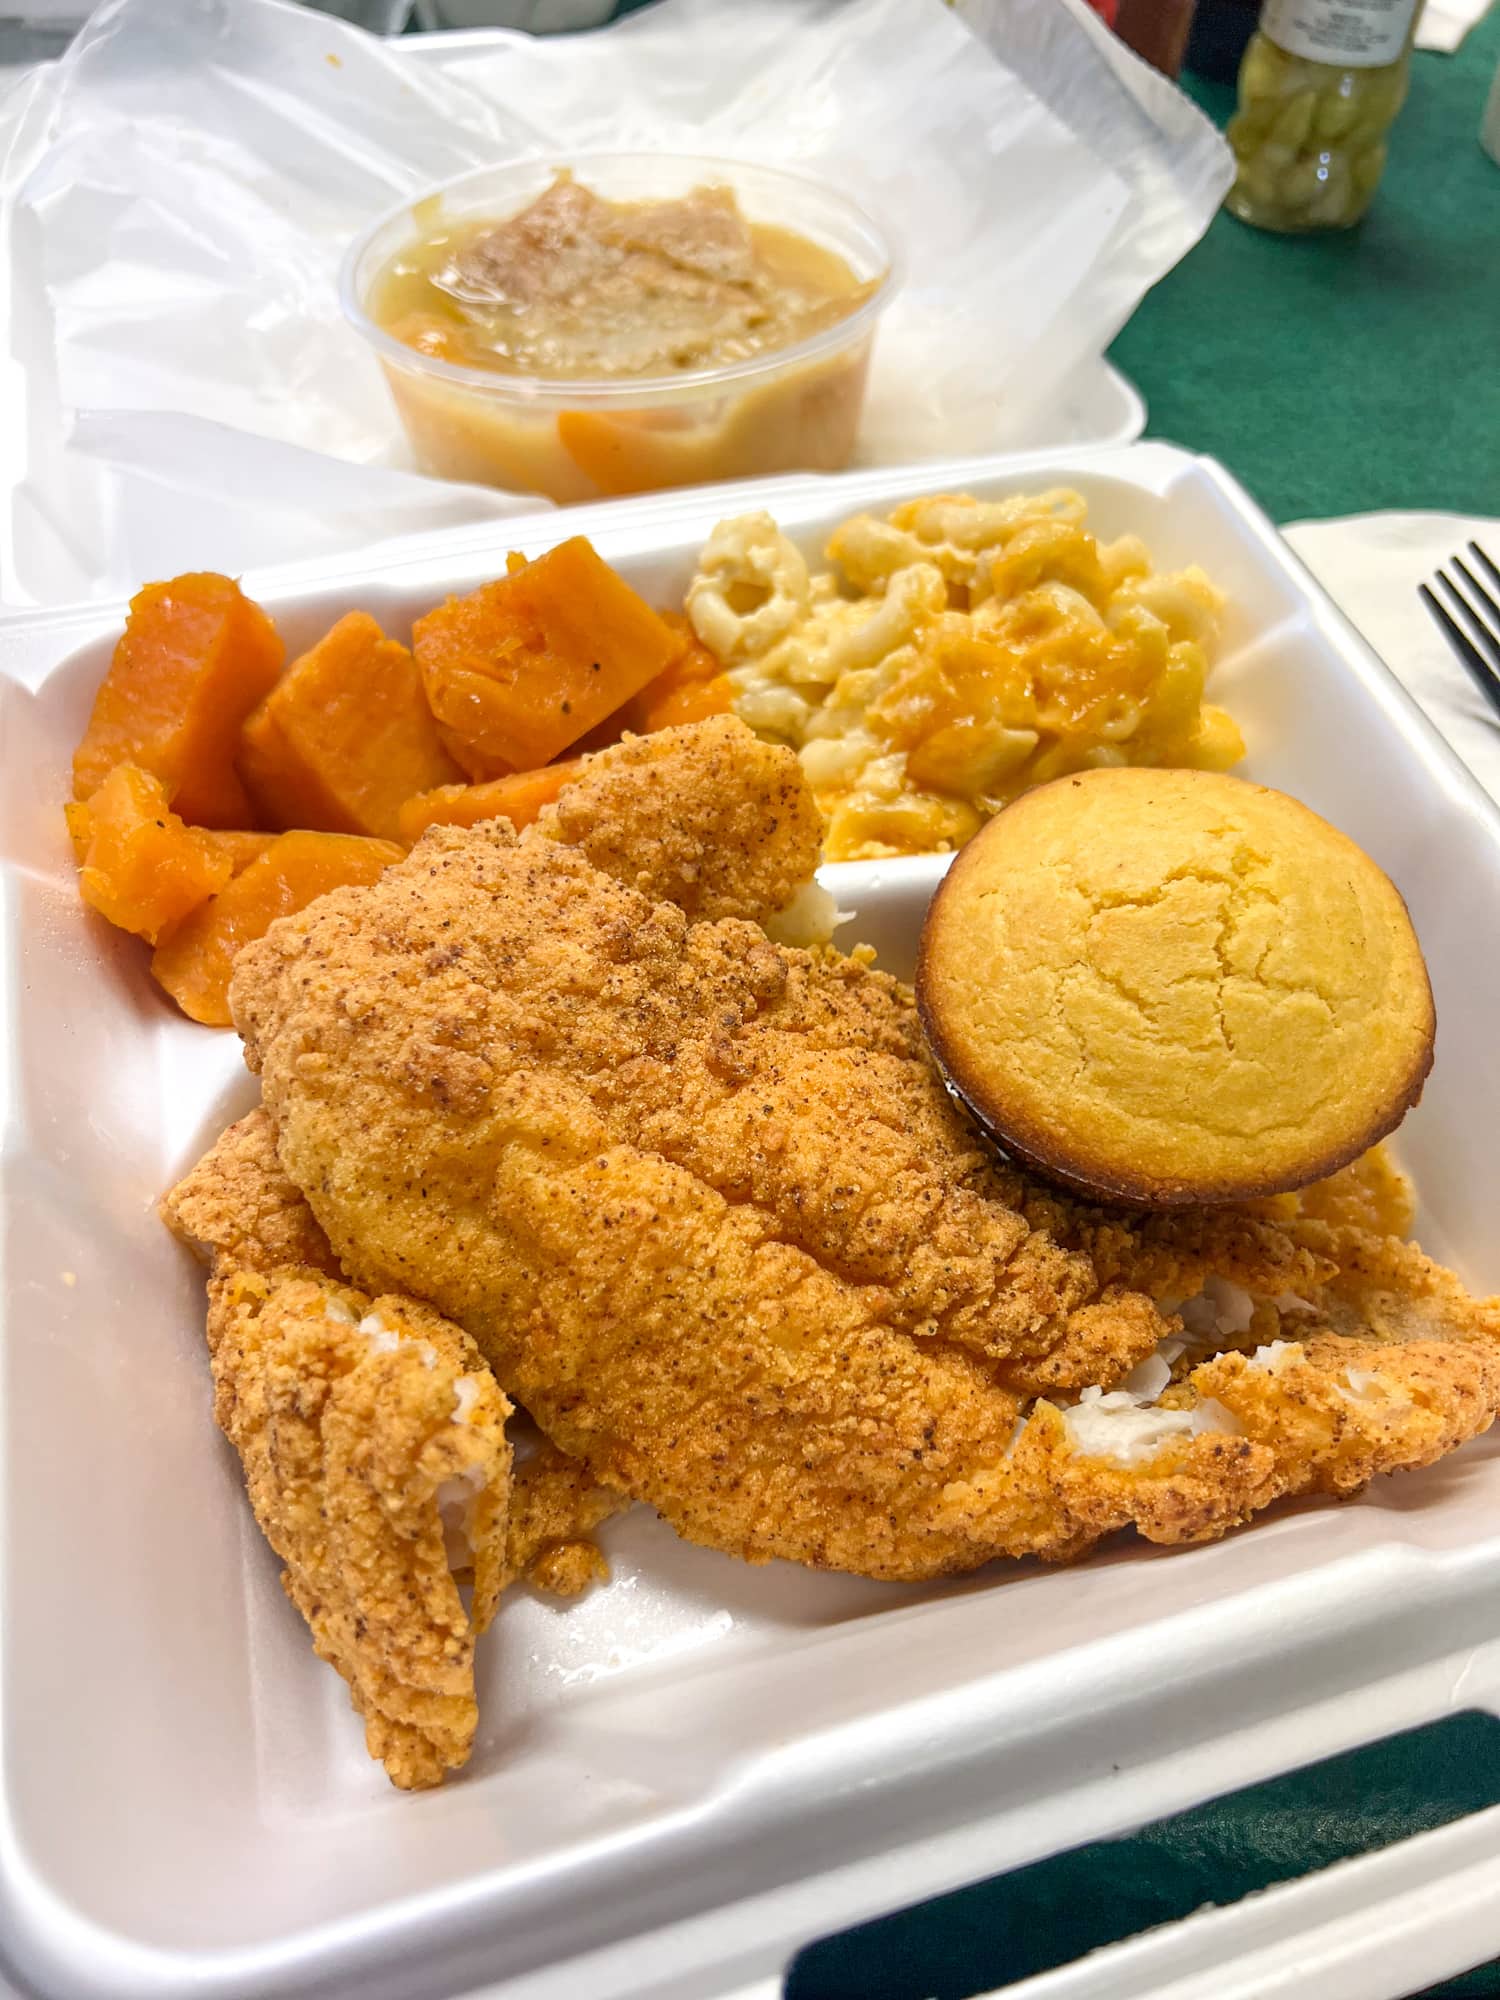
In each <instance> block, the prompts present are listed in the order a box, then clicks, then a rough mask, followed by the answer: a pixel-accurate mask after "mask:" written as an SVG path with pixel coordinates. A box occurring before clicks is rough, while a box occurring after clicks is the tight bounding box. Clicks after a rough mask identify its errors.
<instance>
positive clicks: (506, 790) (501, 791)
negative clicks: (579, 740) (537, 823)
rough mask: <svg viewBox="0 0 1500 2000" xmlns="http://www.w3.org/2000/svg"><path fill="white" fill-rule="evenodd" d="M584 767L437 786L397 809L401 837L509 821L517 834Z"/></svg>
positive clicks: (578, 762)
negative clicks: (433, 829)
mask: <svg viewBox="0 0 1500 2000" xmlns="http://www.w3.org/2000/svg"><path fill="white" fill-rule="evenodd" d="M586 762H587V759H586V758H583V757H566V758H563V759H561V760H560V761H559V762H558V763H556V764H544V765H543V766H542V768H541V770H540V771H512V772H511V774H510V776H509V777H506V778H491V779H490V780H489V781H488V782H487V783H486V784H482V785H440V786H439V787H438V788H437V790H436V791H431V792H422V793H420V794H419V795H418V796H417V797H416V798H414V799H408V800H407V802H406V804H405V805H404V806H403V807H402V808H401V838H402V839H403V840H406V841H417V840H420V839H421V838H422V835H423V834H424V833H425V832H426V831H427V829H428V827H430V826H478V825H479V823H480V821H481V820H486V819H508V820H509V821H510V823H511V825H512V826H513V827H514V828H515V829H516V831H517V832H518V833H519V832H520V830H521V828H522V827H523V826H530V824H531V822H532V821H533V820H534V819H535V818H536V816H537V814H538V813H539V812H540V811H541V809H542V807H543V806H550V805H551V803H552V801H553V800H554V799H555V798H556V797H557V795H558V793H559V792H560V791H561V790H562V789H563V787H564V785H571V784H572V782H573V780H574V779H575V778H576V777H577V776H578V774H579V772H580V771H582V769H583V767H584V764H585V763H586Z"/></svg>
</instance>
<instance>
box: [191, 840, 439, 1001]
mask: <svg viewBox="0 0 1500 2000" xmlns="http://www.w3.org/2000/svg"><path fill="white" fill-rule="evenodd" d="M404 852H405V850H404V849H403V848H400V847H397V846H396V845H395V843H394V842H392V841H389V840H368V839H365V838H363V837H362V836H360V835H358V834H348V833H306V832H301V831H299V832H296V833H283V834H281V835H280V836H279V837H278V838H277V839H275V840H273V841H272V842H271V845H270V846H269V847H268V848H267V849H266V851H265V853H264V854H262V855H261V856H260V857H259V858H258V859H257V860H254V861H252V862H251V863H250V864H249V866H248V867H247V868H244V869H242V870H241V872H240V873H239V874H238V875H236V876H235V877H234V879H233V880H232V881H231V882H230V883H229V884H228V885H227V886H226V887H225V888H223V889H221V890H220V891H219V893H218V895H216V896H214V897H212V898H211V899H210V900H209V901H208V902H206V903H204V904H203V905H202V907H201V908H199V909H197V910H195V911H193V913H192V914H191V915H190V916H188V917H186V918H185V919H184V920H183V921H182V922H181V923H180V924H179V925H178V926H177V928H176V929H175V930H173V931H171V932H169V933H168V934H167V936H165V937H164V938H163V939H162V941H161V943H160V944H159V945H158V946H157V948H156V952H155V955H154V956H153V958H152V960H151V970H152V972H153V973H154V974H155V975H156V977H157V979H158V980H159V981H160V982H161V984H162V985H163V986H165V987H166V989H167V991H168V992H169V993H170V994H171V996H172V998H173V999H174V1000H175V1001H176V1002H177V1004H178V1006H179V1007H180V1008H181V1009H182V1011H183V1013H184V1014H188V1015H190V1016H191V1017H192V1019H193V1020H195V1021H203V1022H205V1023H206V1024H207V1025H208V1026H210V1027H216V1028H227V1027H228V1026H229V977H230V974H231V973H232V972H233V970H234V960H235V954H236V953H237V952H238V951H239V950H240V948H241V947H242V946H243V945H247V944H249V943H250V942H251V940H252V939H254V938H258V937H264V936H265V934H266V932H267V931H268V930H269V929H270V928H271V926H272V924H273V923H275V921H276V919H277V918H278V917H289V916H291V915H293V913H294V912H296V911H297V910H303V909H306V907H307V905H308V904H309V903H312V902H315V901H316V900H317V898H318V897H319V896H323V895H326V894H327V893H328V891H329V890H330V889H341V888H343V887H344V886H345V885H346V884H347V883H369V882H373V881H375V880H376V878H377V877H378V876H379V875H381V874H382V873H383V872H384V870H385V869H387V868H388V867H389V866H390V864H391V863H392V862H393V861H399V860H400V859H401V857H402V854H403V853H404Z"/></svg>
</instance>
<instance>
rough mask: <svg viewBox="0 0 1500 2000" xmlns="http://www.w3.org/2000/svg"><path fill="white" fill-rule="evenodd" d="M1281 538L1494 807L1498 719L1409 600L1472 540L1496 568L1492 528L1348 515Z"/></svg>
mask: <svg viewBox="0 0 1500 2000" xmlns="http://www.w3.org/2000/svg"><path fill="white" fill-rule="evenodd" d="M1283 532H1284V534H1285V536H1286V539H1287V541H1288V542H1290V544H1291V546H1292V547H1293V549H1295V550H1296V552H1297V554H1298V555H1299V556H1300V557H1301V558H1302V560H1303V562H1305V563H1306V564H1307V566H1308V568H1309V569H1310V570H1311V571H1312V573H1313V575H1314V576H1315V577H1317V579H1318V581H1319V583H1321V584H1322V586H1323V588H1324V589H1325V590H1326V591H1327V592H1328V594H1329V596H1330V597H1331V598H1332V599H1333V600H1334V602H1335V603H1336V604H1337V605H1338V607H1339V609H1340V610H1341V611H1342V612H1343V613H1344V615H1345V617H1346V618H1348V619H1349V621H1350V622H1351V623H1352V624H1353V625H1356V626H1357V627H1358V628H1359V630H1360V632H1362V633H1363V635H1364V636H1365V638H1366V639H1368V640H1369V642H1370V644H1371V645H1372V646H1373V647H1374V648H1375V651H1376V652H1377V653H1379V655H1380V657H1381V659H1383V660H1384V661H1385V663H1386V665H1387V666H1388V667H1389V668H1390V669H1391V671H1392V673H1394V674H1395V675H1396V677H1397V679H1398V680H1399V681H1401V683H1402V684H1403V686H1404V687H1405V688H1406V690H1407V692H1408V693H1409V694H1411V695H1412V696H1413V697H1414V698H1415V700H1416V701H1417V702H1418V703H1420V705H1421V706H1422V708H1424V709H1425V710H1426V712H1427V714H1428V716H1429V718H1430V719H1431V720H1432V721H1433V722H1434V723H1435V724H1436V725H1437V727H1438V729H1439V730H1440V731H1441V732H1442V734H1443V735H1444V736H1445V737H1446V738H1447V740H1448V742H1449V743H1450V744H1451V745H1452V747H1453V749H1454V750H1456V751H1457V752H1458V755H1459V756H1460V757H1461V758H1462V759H1463V761H1464V762H1465V763H1466V764H1467V765H1468V767H1469V769H1470V770H1471V771H1472V772H1473V773H1474V775H1475V777H1476V778H1478V780H1479V782H1480V783H1481V784H1482V785H1483V786H1484V787H1485V789H1486V790H1487V791H1488V792H1489V793H1490V794H1491V796H1492V797H1494V798H1495V799H1497V800H1500V717H1497V716H1496V714H1495V711H1494V710H1493V709H1492V708H1491V707H1490V706H1489V704H1488V702H1487V701H1486V700H1485V698H1484V696H1483V695H1482V694H1481V693H1480V692H1479V689H1478V688H1477V687H1476V686H1475V685H1474V682H1473V680H1472V679H1471V678H1470V676H1469V674H1468V672H1467V671H1466V670H1465V668H1464V667H1463V666H1462V665H1461V664H1460V662H1459V661H1458V660H1457V659H1456V658H1455V657H1454V655H1453V653H1452V652H1451V651H1450V650H1449V647H1448V643H1447V641H1446V640H1445V639H1444V637H1443V635H1442V634H1441V632H1439V630H1438V628H1437V626H1436V625H1435V624H1434V623H1433V620H1432V615H1431V613H1430V612H1429V611H1428V610H1427V607H1426V606H1425V605H1424V604H1423V603H1422V600H1421V599H1420V598H1419V597H1418V595H1417V585H1418V584H1419V583H1425V582H1428V581H1430V579H1431V577H1432V573H1433V571H1434V570H1435V569H1436V568H1437V566H1438V564H1439V563H1441V562H1445V561H1446V560H1447V559H1448V557H1449V556H1452V555H1454V554H1462V553H1463V550H1464V547H1465V545H1466V544H1467V543H1468V542H1469V541H1471V540H1473V541H1476V542H1478V544H1479V546H1480V547H1481V548H1482V549H1484V550H1485V551H1486V552H1487V553H1488V554H1489V555H1490V556H1492V557H1493V558H1494V560H1495V561H1496V562H1500V521H1497V520H1479V519H1475V518H1473V517H1471V516H1469V515H1465V514H1356V515H1352V516H1350V517H1349V518H1347V519H1344V520H1338V521H1299V522H1297V523H1295V524H1294V525H1293V526H1291V527H1289V528H1286V529H1285V530H1283ZM1472 566H1473V565H1472V564H1471V565H1470V567H1471V568H1472Z"/></svg>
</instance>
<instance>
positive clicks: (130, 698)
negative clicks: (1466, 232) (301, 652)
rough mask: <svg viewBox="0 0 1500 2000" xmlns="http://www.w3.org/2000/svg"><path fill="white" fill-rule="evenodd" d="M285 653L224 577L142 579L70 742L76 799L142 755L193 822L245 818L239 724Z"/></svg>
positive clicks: (267, 623)
mask: <svg viewBox="0 0 1500 2000" xmlns="http://www.w3.org/2000/svg"><path fill="white" fill-rule="evenodd" d="M284 653H285V648H284V647H283V646H282V643H281V640H280V639H279V638H278V636H277V632H276V627H275V626H274V625H273V624H272V623H271V620H270V619H269V618H268V617H267V616H266V614H265V612H264V611H262V610H261V608H260V606H259V605H258V604H252V603H251V601H250V599H249V598H248V597H246V596H245V594H244V592H243V591H242V590H241V589H240V587H239V585H238V584H237V583H235V582H233V581H232V579H231V578H229V577H227V576H214V575H211V574H200V575H190V576H179V577H174V578H173V580H172V581H171V582H170V583H148V584H147V586H146V588H145V589H144V590H142V591H139V592H137V594H136V595H135V596H134V597H133V598H132V599H131V601H130V617H129V620H128V622H127V624H126V626H125V630H124V633H123V634H122V636H121V638H120V642H119V644H118V645H117V646H116V647H115V653H114V658H113V660H112V661H111V662H110V668H109V672H108V673H107V674H106V675H105V676H104V680H103V683H102V685H101V686H100V689H99V692H98V694H97V695H96V696H95V698H94V711H93V714H92V715H91V716H90V717H89V726H88V728H87V729H86V730H85V731H84V737H83V741H82V742H81V743H80V744H79V746H78V748H77V750H76V751H75V752H74V756H73V796H74V798H75V799H87V798H89V797H91V796H92V794H93V793H94V792H96V791H97V790H98V789H99V787H100V786H101V785H102V784H103V783H104V780H105V779H106V778H107V777H108V776H109V774H110V772H111V771H112V770H113V769H114V767H115V766H116V765H117V764H137V765H139V766H140V767H141V769H142V770H146V771H150V772H151V773H152V774H153V775H154V776H155V777H158V778H160V779H161V781H162V783H163V784H164V785H165V786H166V788H167V793H168V796H169V797H170V799H171V801H172V807H173V810H174V811H175V812H177V813H178V814H180V815H181V817H182V818H183V819H185V820H188V821H190V822H191V823H192V824H194V825H198V826H249V824H250V820H251V815H250V801H249V799H248V798H247V797H246V796H245V788H244V786H243V785H242V784H241V783H240V780H239V778H238V776H237V775H236V772H235V768H234V759H235V754H236V752H237V751H238V749H239V745H240V725H241V723H242V722H243V721H244V719H245V717H246V716H247V715H248V714H249V712H250V710H251V709H252V708H254V706H255V704H256V703H257V702H258V701H260V700H261V699H262V698H263V697H264V696H265V695H266V694H268V693H269V692H270V690H271V688H272V687H273V686H274V684H275V681H276V676H277V675H278V674H279V673H280V671H281V663H282V659H283V657H284Z"/></svg>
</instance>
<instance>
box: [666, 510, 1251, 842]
mask: <svg viewBox="0 0 1500 2000" xmlns="http://www.w3.org/2000/svg"><path fill="white" fill-rule="evenodd" d="M1085 516H1086V507H1085V503H1084V501H1083V500H1082V499H1081V498H1080V497H1079V496H1078V495H1077V494H1076V493H1071V492H1067V491H1064V490H1056V491H1053V492H1048V493H1043V494H1038V495H1016V496H1014V497H1012V498H1010V499H1007V500H1001V501H982V500H976V499H973V498H971V497H970V496H968V495H964V494H960V495H948V494H942V495H936V496H934V497H931V498H928V499H923V500H913V501H909V502H907V503H906V504H905V505H904V506H900V507H897V508H896V509H895V510H894V512H893V513H891V514H889V515H886V516H880V515H874V514H858V515H856V516H855V517H854V518H853V519H852V520H850V521H846V522H845V523H844V524H843V526H842V527H840V528H839V529H838V530H837V531H836V532H835V534H834V536H833V539H832V540H831V541H830V543H829V545H828V550H827V554H828V558H829V560H830V561H831V562H833V563H835V564H836V565H837V567H838V571H839V573H840V574H838V575H835V574H834V573H832V572H824V573H819V574H813V573H812V572H810V571H809V569H808V565H807V563H806V561H805V560H804V558H803V556H802V554H801V552H800V551H799V550H798V549H797V547H796V546H795V544H794V543H793V542H792V541H790V540H789V538H788V537H787V536H786V535H784V534H782V532H781V530H780V529H779V528H778V527H777V525H776V523H775V522H774V521H773V520H772V519H771V517H770V515H769V514H744V515H740V516H738V517H737V518H736V519H734V520H729V521H721V522H720V523H719V525H718V526H717V527H716V528H715V530H714V532H713V534H712V536H711V537H710V538H709V541H708V543H707V545H706V546H705V548H704V550H703V553H702V555H701V557H700V558H699V564H698V571H697V574H696V576H695V577H694V579H693V582H692V585H691V587H690V589H689V591H688V597H687V609H688V616H689V617H690V619H691V620H692V623H693V627H694V629H695V631H696V632H697V634H698V636H699V638H700V639H701V640H702V641H703V643H704V645H706V646H707V647H708V648H709V650H710V651H711V652H713V653H714V654H715V655H716V656H717V658H718V659H719V661H720V662H721V664H722V665H723V666H724V667H725V668H726V669H727V670H728V672H729V676H730V680H731V683H732V685H733V688H734V705H735V709H736V712H737V713H738V714H739V715H740V716H742V717H743V718H744V720H745V721H746V722H748V723H749V724H750V725H751V726H752V727H753V728H754V729H756V730H758V731H759V732H760V733H761V734H762V735H765V736H769V737H773V738H775V739H777V740H779V741H781V742H784V743H789V744H791V745H792V746H793V747H794V748H795V749H796V750H797V751H798V752H799V754H800V756H801V759H802V763H803V767H804V769H805V770H806V772H807V775H808V779H809V781H810V782H811V784H812V787H813V790H814V791H815V793H816V794H817V798H818V803H819V805H820V807H821V808H822V811H823V813H824V816H825V818H826V820H827V822H828V833H827V839H826V842H825V848H824V852H825V854H826V856H827V858H828V859H829V860H831V861H856V860H868V859H876V858H879V857H882V856H887V855H897V854H917V853H927V852H931V851H933V850H945V849H951V848H955V847H958V846H960V845H961V844H962V843H963V842H964V841H965V840H967V839H968V838H969V836H970V834H972V833H974V832H975V831H976V830H977V829H978V828H979V826H980V825H981V824H982V823H983V822H984V820H985V819H987V818H988V817H989V816H990V815H991V814H992V813H995V812H998V811H999V809H1000V807H1001V806H1003V805H1005V804H1007V803H1008V802H1009V801H1010V800H1011V799H1013V798H1015V797H1016V796H1017V794H1018V793H1020V792H1023V791H1025V790H1026V789H1027V788H1028V787H1029V786H1032V785H1039V784H1043V783H1045V782H1046V781H1047V780H1048V779H1049V778H1056V777H1061V776H1063V775H1064V774H1066V773H1067V772H1070V771H1079V770H1085V769H1089V768H1092V767H1095V766H1098V765H1104V764H1155V765H1180V766H1187V767H1190V768H1193V769H1197V770H1211V771H1222V770H1225V769H1227V768H1228V767H1229V766H1230V765H1231V764H1234V763H1235V762H1237V761H1238V759H1239V758H1240V757H1241V756H1242V755H1243V754H1244V743H1243V741H1242V739H1241V736H1240V733H1239V730H1238V729H1237V728H1236V727H1235V724H1234V723H1233V721H1232V720H1231V719H1230V717H1229V716H1228V715H1226V714H1225V713H1224V711H1223V710H1222V709H1219V708H1214V707H1212V706H1210V705H1208V704H1206V703H1205V702H1204V700H1203V689H1204V682H1205V679H1206V677H1207V673H1208V664H1209V651H1210V648H1211V646H1212V644H1213V640H1214V636H1215V633H1216V630H1217V626H1218V620H1219V614H1220V612H1221V610H1222V608H1223V604H1224V599H1223V597H1222V595H1221V593H1220V592H1219V591H1217V590H1216V589H1215V588H1214V586H1213V584H1212V583H1210V582H1209V580H1208V578H1207V577H1206V576H1205V575H1204V574H1203V572H1202V571H1201V570H1199V569H1196V568H1190V569H1186V570H1181V571H1178V572H1176V573H1173V574H1170V575H1158V574H1155V573H1153V571H1152V568H1151V562H1150V558H1149V556H1148V554H1147V552H1146V549H1145V546H1144V545H1143V544H1142V543H1141V542H1140V541H1139V540H1137V539H1136V538H1135V537H1134V536H1132V535H1127V536H1122V537H1121V538H1120V539H1119V540H1118V541H1113V542H1104V543H1101V542H1098V541H1096V540H1095V538H1094V536H1093V535H1091V534H1090V533H1089V532H1088V530H1087V527H1086V525H1085Z"/></svg>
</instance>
